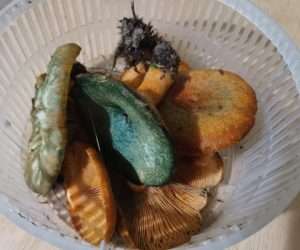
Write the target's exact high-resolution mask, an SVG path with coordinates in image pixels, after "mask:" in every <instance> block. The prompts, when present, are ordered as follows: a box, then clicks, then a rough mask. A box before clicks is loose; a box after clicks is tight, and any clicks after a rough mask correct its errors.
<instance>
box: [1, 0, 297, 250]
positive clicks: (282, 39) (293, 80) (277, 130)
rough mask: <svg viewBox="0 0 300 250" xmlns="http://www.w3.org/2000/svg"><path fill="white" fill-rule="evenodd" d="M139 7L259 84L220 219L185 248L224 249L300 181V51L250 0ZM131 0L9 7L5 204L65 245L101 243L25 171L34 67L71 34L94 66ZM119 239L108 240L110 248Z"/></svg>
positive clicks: (172, 1)
mask: <svg viewBox="0 0 300 250" xmlns="http://www.w3.org/2000/svg"><path fill="white" fill-rule="evenodd" d="M136 11H137V13H138V14H139V15H140V16H143V17H144V18H145V19H146V20H149V21H151V22H152V23H153V24H154V25H155V27H157V29H158V30H159V31H160V32H161V33H162V34H164V35H165V36H166V37H167V38H168V39H169V40H171V41H172V43H173V44H174V46H175V48H176V49H177V50H178V51H179V53H180V55H181V56H182V57H183V58H184V60H186V61H188V62H189V63H190V64H191V65H192V66H193V67H212V68H224V69H227V70H231V71H233V72H236V73H238V74H240V75H241V76H242V77H244V78H245V79H246V80H247V81H248V82H249V83H250V84H251V85H252V87H253V88H254V89H255V91H256V93H257V97H258V104H259V112H258V114H257V122H256V125H255V127H254V129H253V130H252V131H251V133H250V134H249V135H248V136H247V138H245V140H243V141H242V142H241V143H240V145H237V146H236V147H234V148H233V149H231V150H227V151H226V152H223V155H224V156H225V160H226V169H227V172H226V178H225V181H224V183H223V184H222V186H221V187H220V189H219V195H220V196H221V197H222V198H223V199H224V203H223V206H222V209H221V210H220V214H219V216H218V217H217V220H216V221H214V223H213V224H212V225H211V226H209V227H208V228H207V229H205V230H204V231H203V232H202V233H201V234H199V235H196V236H194V237H193V238H192V240H191V242H189V243H188V244H186V245H184V246H182V247H180V248H197V249H222V248H225V247H226V246H228V245H230V244H232V243H235V242H237V241H239V240H241V239H243V238H245V237H247V236H248V235H250V234H252V233H254V232H255V231H257V230H258V229H260V228H261V227H262V226H264V225H265V224H267V223H268V222H270V221H271V220H272V219H273V218H274V217H275V216H277V215H278V214H279V213H280V212H281V211H282V210H283V209H285V208H286V207H287V206H288V204H289V203H290V202H291V201H292V200H293V198H294V197H295V196H296V195H297V193H298V192H299V190H300V167H299V165H300V161H299V154H300V153H299V152H300V98H299V91H298V90H299V83H300V56H299V51H298V49H297V48H296V47H295V45H294V44H293V43H292V42H291V41H290V40H289V38H288V37H287V36H286V34H285V33H284V32H283V31H282V30H281V29H280V27H279V26H278V25H277V24H276V23H275V22H274V21H272V20H271V19H270V18H268V17H267V16H266V15H264V14H263V13H262V12H261V11H259V10H258V9H257V8H256V7H255V6H254V5H253V4H251V3H250V2H248V1H246V0H244V1H240V0H223V1H217V0H152V1H146V0H139V1H136ZM130 14H131V13H130V1H128V0H126V1H124V0H120V1H116V0H111V1H105V0H33V1H25V0H15V1H12V3H11V4H10V5H9V6H8V7H6V8H5V9H2V10H1V11H0V65H1V67H0V141H1V144H0V160H1V165H0V173H1V174H0V192H1V196H0V209H1V212H2V213H4V214H5V215H6V216H7V217H9V218H10V219H11V220H12V221H14V222H15V223H16V224H18V225H20V226H21V227H22V228H24V229H25V230H27V231H28V232H30V233H32V234H33V235H36V236H38V237H40V238H42V239H44V240H46V241H49V242H50V243H52V244H54V245H56V246H58V247H60V248H62V249H76V250H82V249H93V248H92V247H90V246H89V245H87V244H86V243H84V242H83V241H81V240H80V239H78V238H77V237H76V234H75V233H74V232H73V231H72V230H71V229H70V227H68V226H67V225H66V224H65V223H63V222H62V221H61V220H60V219H59V217H58V215H57V214H56V213H55V211H54V210H53V209H52V208H51V207H50V206H49V205H48V204H45V203H43V202H40V201H39V200H38V199H36V197H35V196H33V194H32V193H31V192H30V191H29V189H28V188H27V187H26V185H25V183H24V180H23V166H24V159H23V150H24V148H26V144H27V141H26V140H27V139H26V130H27V128H28V126H29V123H30V109H31V98H32V96H33V93H34V82H35V77H36V76H37V75H39V74H40V73H41V72H44V71H45V67H46V64H47V62H48V61H49V56H50V55H51V53H52V52H53V51H54V49H55V48H56V47H57V46H58V45H60V44H62V43H65V42H77V43H79V44H80V45H81V47H82V48H83V51H82V54H81V58H80V60H81V61H82V62H84V63H85V64H87V65H88V66H94V65H96V64H98V63H100V62H101V61H103V58H108V57H109V56H111V54H112V53H113V51H114V48H115V46H116V43H117V41H118V33H117V29H116V26H117V21H118V19H120V18H121V17H123V16H129V15H130ZM106 247H110V248H113V246H111V245H109V246H108V245H106V244H104V243H102V244H101V249H104V248H106Z"/></svg>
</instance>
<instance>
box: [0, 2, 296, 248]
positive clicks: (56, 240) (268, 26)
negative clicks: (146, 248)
mask: <svg viewBox="0 0 300 250" xmlns="http://www.w3.org/2000/svg"><path fill="white" fill-rule="evenodd" d="M33 1H34V2H38V1H45V0H33ZM216 1H219V2H221V3H223V4H225V5H227V6H228V7H230V8H232V9H233V10H235V11H237V12H238V13H239V14H241V15H242V16H244V17H245V18H247V19H248V20H249V21H250V22H251V23H253V24H255V25H256V26H257V27H258V29H259V30H261V31H262V32H263V33H264V35H265V36H266V37H267V38H268V39H270V40H271V41H272V43H273V44H274V45H275V47H276V48H277V49H278V52H279V53H280V54H281V55H282V57H283V59H284V61H285V63H286V64H287V65H288V67H289V70H290V72H291V74H292V76H293V79H294V81H295V83H296V87H297V89H298V91H299V92H300V50H299V49H298V47H297V46H296V45H295V43H294V42H293V41H292V40H291V39H290V37H289V36H288V34H287V33H286V32H285V31H284V30H283V29H282V28H281V26H280V25H279V24H278V23H277V22H275V21H274V20H273V19H272V18H270V17H269V16H268V15H266V14H265V13H263V12H262V11H261V10H260V9H259V8H258V7H257V6H255V5H254V4H253V3H252V2H251V1H249V0H243V1H241V0H216ZM29 6H30V4H29V3H28V1H26V0H13V1H12V2H11V3H10V4H8V5H7V6H6V7H4V8H3V9H1V10H0V33H1V31H2V30H3V29H4V28H5V27H6V25H7V24H8V23H9V22H10V20H12V19H14V18H16V17H17V16H18V15H19V14H20V13H22V12H23V11H25V10H26V9H27V8H28V7H29ZM299 192H300V181H299V182H297V183H296V184H295V186H293V187H292V191H291V195H290V196H288V197H287V196H285V197H283V202H281V203H280V204H278V206H277V207H276V208H275V209H274V210H273V211H272V213H268V214H265V215H264V216H261V217H260V219H259V220H257V221H256V223H255V224H247V225H246V226H245V227H244V228H242V229H239V228H238V227H237V228H235V229H234V230H233V229H229V230H228V232H227V233H226V234H225V235H223V236H221V237H218V238H215V239H211V240H208V241H206V242H204V244H203V245H202V246H201V247H200V248H199V247H197V248H191V249H201V250H213V249H223V248H226V247H228V246H230V245H232V244H235V243H237V242H239V241H241V240H243V239H245V238H247V237H248V236H250V235H251V234H253V233H255V232H257V231H258V230H259V229H261V228H262V227H263V226H265V225H266V224H268V223H269V222H271V221H272V220H273V219H274V218H275V217H276V216H277V215H279V214H280V213H281V212H282V211H283V210H285V209H286V208H287V207H288V206H289V204H290V203H291V202H292V201H293V200H294V199H295V198H296V196H297V194H298V193H299ZM0 212H1V213H2V214H4V215H5V216H7V217H8V218H9V219H10V220H11V221H12V222H14V223H15V224H17V225H18V226H19V227H21V228H22V229H24V230H26V231H28V232H30V233H31V234H32V235H34V236H36V237H38V238H40V239H43V240H45V241H48V242H49V243H51V244H54V245H56V246H58V247H60V248H63V249H78V250H87V249H90V248H89V247H84V246H82V247H80V248H78V245H76V242H75V241H74V240H72V239H71V238H68V242H67V244H65V243H66V242H65V243H64V241H62V240H61V236H60V235H59V234H58V233H57V232H54V231H48V230H47V233H45V232H44V230H43V229H41V228H38V227H36V226H34V225H32V224H31V223H30V222H28V221H27V220H25V219H22V218H20V217H19V216H17V215H16V210H15V209H14V208H13V207H12V206H11V205H10V204H9V202H8V200H7V199H6V198H5V197H3V195H2V196H0ZM101 249H103V247H101Z"/></svg>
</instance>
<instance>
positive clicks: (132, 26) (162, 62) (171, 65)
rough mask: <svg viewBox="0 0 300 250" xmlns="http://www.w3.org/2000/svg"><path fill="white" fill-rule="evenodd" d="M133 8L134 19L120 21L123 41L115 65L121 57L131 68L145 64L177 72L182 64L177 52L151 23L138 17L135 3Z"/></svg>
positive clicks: (117, 52)
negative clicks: (141, 63)
mask: <svg viewBox="0 0 300 250" xmlns="http://www.w3.org/2000/svg"><path fill="white" fill-rule="evenodd" d="M131 8H132V14H133V17H132V18H126V17H125V18H123V19H121V20H120V23H121V25H120V27H119V29H120V35H121V39H120V42H119V45H118V47H117V49H116V52H115V59H114V65H115V64H116V60H117V59H118V58H119V57H123V58H125V60H126V62H127V64H128V65H129V66H134V65H136V64H138V63H139V62H143V63H145V64H148V65H150V64H154V65H156V66H158V67H161V68H164V69H166V70H170V71H173V72H176V71H177V68H178V65H179V62H180V58H179V56H178V54H177V52H176V51H175V50H174V49H173V48H172V46H171V44H170V43H169V42H167V41H165V40H164V39H163V38H162V37H161V36H159V35H158V34H157V32H155V31H154V29H153V26H152V25H151V24H150V23H149V24H146V23H144V21H143V19H142V18H139V17H138V16H137V15H136V13H135V9H134V3H132V5H131Z"/></svg>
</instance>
